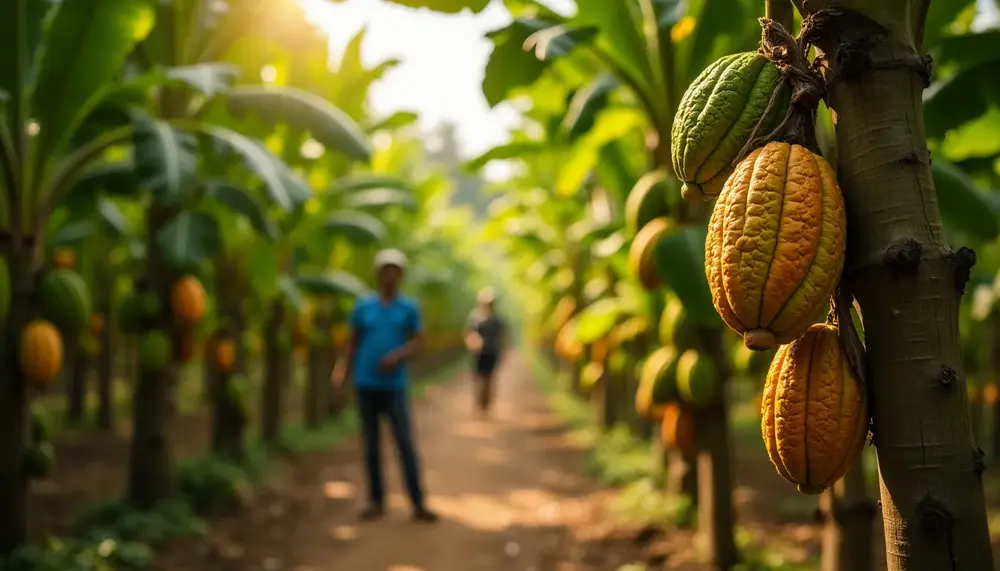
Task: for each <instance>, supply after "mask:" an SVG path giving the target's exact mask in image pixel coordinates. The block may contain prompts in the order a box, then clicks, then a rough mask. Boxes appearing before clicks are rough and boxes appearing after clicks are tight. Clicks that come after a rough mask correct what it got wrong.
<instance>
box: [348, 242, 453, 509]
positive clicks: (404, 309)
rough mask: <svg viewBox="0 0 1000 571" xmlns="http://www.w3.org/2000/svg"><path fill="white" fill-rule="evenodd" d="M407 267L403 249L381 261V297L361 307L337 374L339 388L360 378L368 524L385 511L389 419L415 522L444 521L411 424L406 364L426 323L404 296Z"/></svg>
mask: <svg viewBox="0 0 1000 571" xmlns="http://www.w3.org/2000/svg"><path fill="white" fill-rule="evenodd" d="M406 264H407V260H406V256H405V255H404V254H403V253H402V252H400V251H398V250H383V251H381V252H379V253H378V254H377V255H376V256H375V270H376V272H377V274H378V292H377V293H376V294H373V295H371V296H368V297H365V298H363V299H359V300H358V301H357V302H356V303H355V305H354V309H353V311H352V312H351V318H350V325H351V329H352V333H353V334H352V339H351V342H350V345H349V347H348V351H347V355H346V358H345V359H343V360H342V361H341V362H340V363H338V366H337V368H336V369H335V370H334V375H333V376H334V379H333V380H334V383H336V384H338V385H339V384H341V383H343V381H344V379H345V378H346V377H347V376H349V375H352V376H353V379H354V388H355V394H356V396H357V406H358V415H359V416H360V419H361V435H362V440H363V441H364V449H365V450H364V454H365V469H366V471H367V476H368V500H369V503H368V506H367V507H366V508H365V509H364V510H363V511H362V512H361V513H360V514H359V517H360V519H361V520H362V521H368V520H374V519H378V518H380V517H381V516H382V515H383V514H384V512H385V503H384V494H385V492H384V489H383V485H382V458H381V456H382V455H381V446H380V441H381V440H380V434H379V427H380V422H381V420H382V418H383V417H385V418H388V419H389V424H390V426H391V428H392V435H393V438H394V440H395V441H396V447H397V448H398V449H399V458H400V463H401V464H402V468H403V478H404V480H405V481H406V489H407V492H408V493H409V496H410V502H411V503H412V505H413V519H414V520H415V521H420V522H434V521H437V519H438V518H437V515H436V514H434V513H433V512H431V511H430V510H429V509H427V506H426V504H425V503H424V492H423V489H422V485H421V481H420V480H421V475H420V460H419V458H418V456H417V451H416V446H415V444H414V441H413V440H414V439H413V430H412V426H411V424H410V410H409V409H410V404H409V392H408V390H407V389H408V385H409V378H408V374H407V368H406V363H407V361H408V360H409V359H410V358H411V357H412V356H413V355H414V353H416V351H417V350H418V349H419V348H420V345H421V335H422V333H423V323H422V319H421V316H420V308H419V307H418V306H417V304H416V303H415V302H414V301H413V300H411V299H409V298H407V297H405V296H403V295H401V294H400V293H399V287H400V283H401V282H402V279H403V274H404V272H405V270H406Z"/></svg>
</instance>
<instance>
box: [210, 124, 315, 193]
mask: <svg viewBox="0 0 1000 571" xmlns="http://www.w3.org/2000/svg"><path fill="white" fill-rule="evenodd" d="M202 132H203V133H204V134H206V135H208V136H210V137H212V138H213V139H215V140H216V141H217V142H219V143H221V144H222V145H223V146H224V147H226V148H228V149H229V150H231V151H233V152H235V153H237V154H238V155H240V156H241V157H242V158H243V161H244V164H245V165H246V166H247V168H249V169H250V170H251V171H253V172H254V174H256V175H257V176H259V177H260V178H261V180H263V181H264V186H265V187H266V188H267V191H268V195H269V196H270V197H271V200H273V201H274V203H275V204H277V205H278V206H280V207H281V208H283V209H285V210H293V209H294V208H295V207H297V206H298V205H300V204H302V203H303V202H305V201H306V200H308V199H309V198H310V197H311V196H312V194H313V193H312V189H310V188H309V187H308V186H306V184H305V183H304V182H303V181H302V180H301V179H300V178H298V177H297V176H295V175H294V173H292V172H291V171H290V170H289V169H288V167H287V166H286V165H285V163H283V162H281V159H279V158H278V157H276V156H274V155H273V154H271V152H270V151H268V150H267V149H266V148H265V147H264V146H263V145H261V144H260V143H258V142H257V141H254V140H253V139H249V138H247V137H245V136H243V135H241V134H239V133H237V132H235V131H230V130H229V129H224V128H222V127H217V126H204V127H203V129H202Z"/></svg>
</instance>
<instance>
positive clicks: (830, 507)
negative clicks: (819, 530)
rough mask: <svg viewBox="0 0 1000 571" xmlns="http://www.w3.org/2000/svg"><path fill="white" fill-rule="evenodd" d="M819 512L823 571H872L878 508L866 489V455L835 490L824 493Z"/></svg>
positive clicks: (836, 485)
mask: <svg viewBox="0 0 1000 571" xmlns="http://www.w3.org/2000/svg"><path fill="white" fill-rule="evenodd" d="M819 511H820V517H821V518H822V520H823V557H822V564H821V567H820V571H871V570H872V563H873V559H874V558H873V557H872V522H873V521H874V520H875V506H874V505H873V503H872V501H871V500H870V499H869V498H868V490H867V489H866V486H865V470H864V457H863V456H862V457H861V458H860V459H858V462H857V464H855V465H854V467H853V468H852V469H851V470H850V471H849V472H848V473H847V474H846V475H845V476H844V477H843V478H841V479H840V481H838V482H837V483H836V484H834V487H833V488H831V489H829V490H827V491H825V492H823V494H822V495H821V496H820V504H819Z"/></svg>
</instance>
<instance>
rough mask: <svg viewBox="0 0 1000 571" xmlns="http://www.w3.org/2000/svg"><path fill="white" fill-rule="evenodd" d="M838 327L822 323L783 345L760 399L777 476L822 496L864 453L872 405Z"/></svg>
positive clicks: (764, 431) (766, 442)
mask: <svg viewBox="0 0 1000 571" xmlns="http://www.w3.org/2000/svg"><path fill="white" fill-rule="evenodd" d="M866 400H867V399H866V398H865V394H864V391H862V390H861V384H860V383H859V382H858V379H857V377H856V376H855V375H854V370H853V369H852V368H851V365H850V362H849V361H848V360H847V356H846V355H845V354H844V352H843V351H842V350H841V347H840V338H839V330H838V328H837V327H836V326H833V325H828V324H823V323H818V324H816V325H813V326H812V327H810V328H809V330H808V331H807V332H806V333H805V335H803V336H802V337H800V338H799V339H797V340H795V341H794V342H793V343H791V344H789V345H783V346H782V347H781V348H779V349H778V352H777V353H776V354H775V356H774V360H773V361H772V362H771V368H770V369H769V370H768V372H767V383H766V384H765V385H764V394H763V397H762V399H761V420H760V424H761V434H762V436H763V438H764V446H765V448H767V455H768V456H769V457H770V458H771V463H772V464H773V465H774V467H775V469H776V470H777V471H778V474H781V476H782V477H783V478H785V479H786V480H788V481H789V482H792V483H793V484H797V485H798V488H799V491H800V492H803V493H806V494H818V493H820V492H822V491H823V490H825V489H827V488H829V487H830V486H832V485H833V484H834V482H836V481H837V480H839V479H840V478H841V477H842V476H843V475H844V474H846V473H847V471H848V470H850V469H851V466H853V465H854V462H855V461H856V460H857V458H858V456H860V454H861V450H862V448H863V446H864V443H865V439H866V437H867V435H868V407H867V403H866Z"/></svg>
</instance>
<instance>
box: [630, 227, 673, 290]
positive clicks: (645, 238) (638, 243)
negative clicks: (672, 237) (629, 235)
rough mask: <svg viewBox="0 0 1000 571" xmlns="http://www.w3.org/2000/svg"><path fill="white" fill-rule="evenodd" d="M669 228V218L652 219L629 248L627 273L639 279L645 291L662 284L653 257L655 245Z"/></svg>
mask: <svg viewBox="0 0 1000 571" xmlns="http://www.w3.org/2000/svg"><path fill="white" fill-rule="evenodd" d="M670 227H671V222H670V219H669V218H666V217H660V218H654V219H653V220H651V221H649V223H648V224H646V225H645V226H643V227H642V228H641V229H640V230H639V233H638V234H636V236H635V238H634V239H633V240H632V244H631V245H630V246H629V251H628V267H629V271H630V272H631V273H632V275H634V276H636V277H638V278H639V282H640V283H641V284H642V286H643V287H644V288H646V289H647V290H654V289H657V288H659V287H660V285H662V283H663V278H662V277H661V276H660V271H659V268H658V267H657V266H656V261H655V259H654V258H653V256H654V255H655V254H656V244H657V243H658V242H659V241H660V240H661V239H662V238H663V236H664V234H666V233H667V231H668V230H670Z"/></svg>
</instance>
